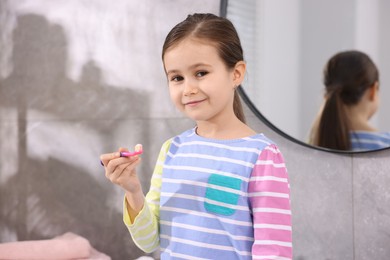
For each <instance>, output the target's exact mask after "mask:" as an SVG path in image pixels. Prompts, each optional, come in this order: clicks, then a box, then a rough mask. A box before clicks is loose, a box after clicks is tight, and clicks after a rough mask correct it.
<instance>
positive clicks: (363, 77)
mask: <svg viewBox="0 0 390 260" xmlns="http://www.w3.org/2000/svg"><path fill="white" fill-rule="evenodd" d="M324 85H325V91H326V93H325V102H324V104H323V105H322V108H321V109H320V114H319V116H318V117H317V120H316V122H315V123H314V127H313V129H312V134H311V141H310V143H311V144H313V145H317V146H321V147H325V148H330V149H337V150H354V151H361V150H373V149H380V148H384V147H389V146H390V133H381V132H378V130H377V129H375V128H374V127H372V126H371V125H370V123H369V120H370V118H371V117H372V116H373V115H374V114H375V112H376V111H377V109H378V106H379V93H378V91H379V72H378V69H377V67H376V66H375V64H374V62H373V61H372V60H371V59H370V57H369V56H367V55H366V54H365V53H363V52H360V51H343V52H340V53H337V54H336V55H334V56H333V57H331V58H330V59H329V61H328V62H327V64H326V66H325V69H324Z"/></svg>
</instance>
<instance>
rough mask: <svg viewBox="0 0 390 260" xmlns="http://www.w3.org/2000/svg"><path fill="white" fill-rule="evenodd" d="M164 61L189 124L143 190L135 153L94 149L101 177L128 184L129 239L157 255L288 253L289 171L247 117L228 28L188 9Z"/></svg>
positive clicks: (240, 69)
mask: <svg viewBox="0 0 390 260" xmlns="http://www.w3.org/2000/svg"><path fill="white" fill-rule="evenodd" d="M162 59H163V64H164V69H165V73H166V75H167V79H168V85H169V92H170V96H171V99H172V101H173V102H174V103H175V105H176V107H177V108H178V109H179V110H181V111H182V112H183V113H184V114H185V115H186V116H188V117H189V118H191V119H193V120H194V121H195V122H196V127H194V128H193V129H189V130H188V131H185V132H184V133H182V134H179V135H178V136H176V137H173V138H171V139H169V140H168V141H166V142H165V143H164V144H163V146H162V149H161V152H160V155H159V158H158V160H157V164H156V167H155V170H154V173H153V176H152V180H151V188H150V191H149V192H148V194H147V195H146V198H144V195H143V192H142V189H141V184H140V182H139V180H138V178H137V174H136V166H137V165H139V164H140V161H141V159H140V158H139V157H138V156H134V157H130V158H126V157H120V154H119V152H120V151H123V149H120V151H119V152H117V153H111V154H103V155H102V156H101V160H102V162H103V164H104V165H105V169H106V176H107V178H108V179H109V180H110V181H111V182H113V183H115V184H118V185H120V186H121V187H122V188H123V189H124V190H125V194H126V195H125V201H124V222H125V224H126V226H127V228H128V229H129V231H130V234H131V236H132V238H133V240H134V242H135V243H136V244H137V246H138V247H139V248H141V249H142V250H143V251H145V252H152V251H154V250H156V249H158V248H160V250H161V259H252V258H253V259H291V258H292V238H291V237H292V236H291V211H290V195H289V193H290V191H289V182H288V176H287V171H286V167H285V164H284V160H283V157H282V155H281V153H280V151H279V149H278V148H277V146H276V145H275V144H274V143H273V142H272V141H271V140H269V139H268V138H266V137H265V136H264V135H263V134H256V133H255V132H254V131H253V130H252V129H251V128H249V127H248V126H247V125H246V124H245V120H244V117H243V111H242V107H241V103H240V100H239V96H238V94H237V91H236V89H237V87H238V86H239V85H240V84H241V82H242V81H243V79H244V75H245V69H246V65H245V62H244V61H243V51H242V48H241V44H240V40H239V38H238V35H237V32H236V30H235V28H234V26H233V25H232V23H231V22H230V21H229V20H227V19H225V18H221V17H218V16H215V15H213V14H194V15H189V16H188V17H187V19H185V20H184V21H183V22H181V23H179V24H177V25H176V26H175V27H174V28H173V29H172V30H171V31H170V32H169V34H168V35H167V37H166V40H165V43H164V46H163V51H162ZM137 149H138V148H137ZM137 149H136V150H137Z"/></svg>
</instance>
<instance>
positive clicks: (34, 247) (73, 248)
mask: <svg viewBox="0 0 390 260" xmlns="http://www.w3.org/2000/svg"><path fill="white" fill-rule="evenodd" d="M0 259H2V260H3V259H6V260H11V259H12V260H14V259H18V260H22V259H29V260H35V259H40V260H46V259H47V260H49V259H50V260H52V259H56V260H69V259H73V260H74V259H99V260H100V259H101V260H110V259H111V258H110V257H109V256H107V255H105V254H103V253H100V252H98V251H97V250H96V249H94V248H93V247H91V244H90V243H89V241H88V240H87V239H85V238H83V237H81V236H78V235H76V234H74V233H70V232H68V233H65V234H63V235H61V236H58V237H55V238H53V239H48V240H36V241H20V242H9V243H3V244H0Z"/></svg>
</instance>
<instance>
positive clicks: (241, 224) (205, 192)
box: [124, 129, 292, 260]
mask: <svg viewBox="0 0 390 260" xmlns="http://www.w3.org/2000/svg"><path fill="white" fill-rule="evenodd" d="M146 202H147V203H145V205H144V207H143V209H142V210H141V212H140V213H139V214H138V216H137V217H136V218H135V220H134V223H131V221H130V218H129V216H128V213H127V210H126V205H125V204H124V222H125V224H126V226H127V227H128V229H129V231H130V234H131V236H132V238H133V240H134V242H135V243H136V245H137V246H138V247H139V248H141V249H142V250H143V251H145V252H152V251H155V250H157V249H158V248H160V250H161V259H226V260H227V259H292V234H291V210H290V188H289V181H288V176H287V170H286V167H285V163H284V159H283V157H282V154H281V153H280V151H279V149H278V148H277V146H276V145H275V144H274V143H273V142H272V141H271V140H269V139H267V138H266V137H265V136H264V135H263V134H257V135H254V136H251V137H247V138H241V139H235V140H214V139H208V138H203V137H200V136H198V135H197V134H196V132H195V129H191V130H188V131H186V132H184V133H183V134H181V135H179V136H176V137H174V138H173V139H170V140H168V141H167V142H165V143H164V145H163V147H162V149H161V152H160V155H159V158H158V161H157V165H156V168H155V170H154V173H153V176H152V180H151V188H150V191H149V192H148V194H147V195H146Z"/></svg>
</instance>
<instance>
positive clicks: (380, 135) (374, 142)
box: [350, 131, 390, 151]
mask: <svg viewBox="0 0 390 260" xmlns="http://www.w3.org/2000/svg"><path fill="white" fill-rule="evenodd" d="M350 136H351V147H352V150H353V151H369V150H378V149H382V148H386V147H390V132H366V131H355V132H351V135H350Z"/></svg>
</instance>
